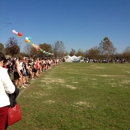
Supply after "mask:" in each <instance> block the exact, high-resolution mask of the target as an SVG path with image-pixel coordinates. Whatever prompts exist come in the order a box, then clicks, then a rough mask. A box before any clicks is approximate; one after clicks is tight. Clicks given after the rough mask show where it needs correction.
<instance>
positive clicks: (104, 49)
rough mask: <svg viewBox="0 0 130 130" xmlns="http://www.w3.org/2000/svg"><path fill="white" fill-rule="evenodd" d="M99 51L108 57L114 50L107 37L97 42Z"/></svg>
mask: <svg viewBox="0 0 130 130" xmlns="http://www.w3.org/2000/svg"><path fill="white" fill-rule="evenodd" d="M99 49H100V53H101V55H102V56H105V57H107V58H109V57H110V56H111V55H113V54H114V53H115V51H116V48H115V47H114V45H113V43H112V42H111V41H110V40H109V38H108V37H105V38H104V39H103V40H102V41H101V43H100V44H99Z"/></svg>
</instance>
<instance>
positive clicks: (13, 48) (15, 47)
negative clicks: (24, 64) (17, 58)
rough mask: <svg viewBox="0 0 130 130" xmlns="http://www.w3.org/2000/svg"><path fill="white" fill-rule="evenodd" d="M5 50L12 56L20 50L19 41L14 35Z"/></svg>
mask: <svg viewBox="0 0 130 130" xmlns="http://www.w3.org/2000/svg"><path fill="white" fill-rule="evenodd" d="M5 52H6V54H10V55H11V56H14V55H15V54H18V53H19V52H20V47H19V44H18V41H17V40H16V39H15V38H14V37H11V38H9V40H8V42H7V44H6V47H5Z"/></svg>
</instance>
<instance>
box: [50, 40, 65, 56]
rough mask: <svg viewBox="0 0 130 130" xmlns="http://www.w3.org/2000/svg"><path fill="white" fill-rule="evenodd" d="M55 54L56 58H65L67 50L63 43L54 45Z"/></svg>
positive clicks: (58, 42)
mask: <svg viewBox="0 0 130 130" xmlns="http://www.w3.org/2000/svg"><path fill="white" fill-rule="evenodd" d="M52 49H53V53H54V56H55V57H64V54H65V53H66V49H65V46H64V43H63V42H62V41H57V42H55V43H54V45H52Z"/></svg>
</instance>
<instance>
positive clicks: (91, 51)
mask: <svg viewBox="0 0 130 130" xmlns="http://www.w3.org/2000/svg"><path fill="white" fill-rule="evenodd" d="M88 54H89V57H90V58H92V59H98V58H99V56H100V50H99V48H98V47H97V46H95V47H93V48H91V49H89V51H88Z"/></svg>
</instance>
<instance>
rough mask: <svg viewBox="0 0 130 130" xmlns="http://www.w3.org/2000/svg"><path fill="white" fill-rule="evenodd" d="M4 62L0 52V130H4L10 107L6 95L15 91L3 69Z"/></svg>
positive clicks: (4, 59)
mask: <svg viewBox="0 0 130 130" xmlns="http://www.w3.org/2000/svg"><path fill="white" fill-rule="evenodd" d="M5 62H6V58H5V56H4V54H3V53H2V52H0V130H5V126H6V123H7V114H8V106H9V105H10V100H9V96H8V94H12V93H14V91H15V86H14V84H13V83H12V81H11V79H10V77H9V75H8V72H7V69H5V68H3V65H4V63H5Z"/></svg>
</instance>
